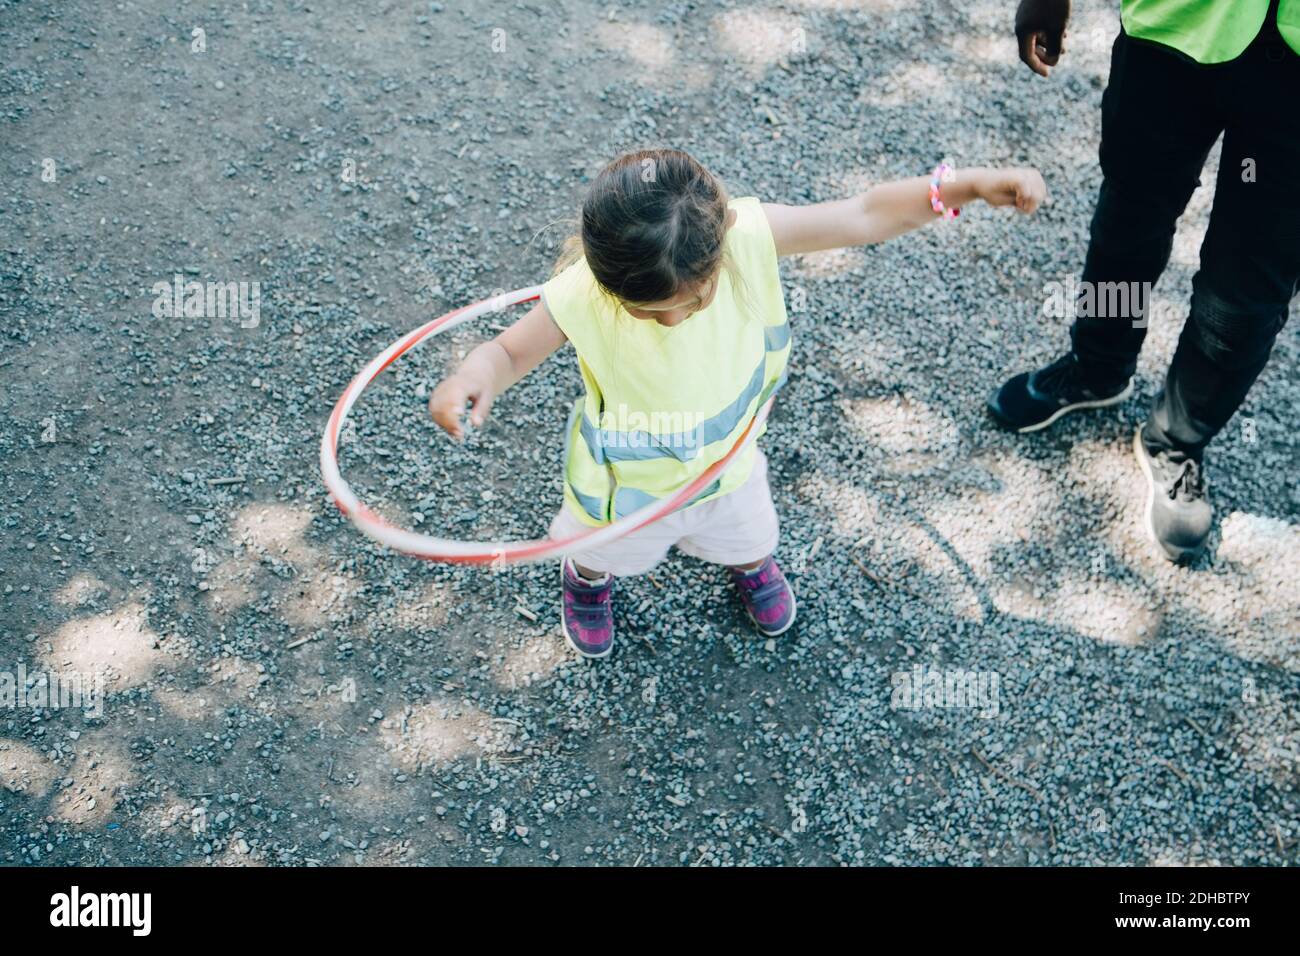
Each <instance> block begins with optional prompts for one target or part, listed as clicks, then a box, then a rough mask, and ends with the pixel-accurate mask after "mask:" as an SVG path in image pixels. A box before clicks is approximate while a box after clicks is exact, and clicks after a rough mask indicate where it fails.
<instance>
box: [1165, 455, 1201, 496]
mask: <svg viewBox="0 0 1300 956" xmlns="http://www.w3.org/2000/svg"><path fill="white" fill-rule="evenodd" d="M1179 491H1182V492H1183V493H1184V496H1185V497H1186V498H1188V499H1189V500H1195V499H1197V498H1202V497H1204V496H1205V479H1204V478H1203V476H1202V475H1201V468H1200V466H1199V465H1198V464H1196V462H1195V461H1193V460H1192V459H1191V458H1188V459H1187V460H1186V461H1184V462H1183V466H1182V468H1180V469H1179V471H1178V474H1177V475H1175V476H1174V480H1173V481H1172V482H1171V483H1170V485H1169V497H1170V498H1171V499H1177V498H1178V492H1179Z"/></svg>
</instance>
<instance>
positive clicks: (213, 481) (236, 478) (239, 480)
mask: <svg viewBox="0 0 1300 956" xmlns="http://www.w3.org/2000/svg"><path fill="white" fill-rule="evenodd" d="M247 480H248V479H246V478H245V477H244V476H243V475H231V476H230V477H228V478H209V479H208V484H209V485H242V484H243V483H244V482H245V481H247Z"/></svg>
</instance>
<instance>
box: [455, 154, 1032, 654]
mask: <svg viewBox="0 0 1300 956" xmlns="http://www.w3.org/2000/svg"><path fill="white" fill-rule="evenodd" d="M1045 194H1046V187H1045V186H1044V184H1043V179H1042V177H1041V176H1040V175H1039V174H1038V172H1037V171H1036V170H1033V169H967V170H960V171H955V172H954V171H953V170H951V169H950V168H949V167H947V166H946V165H943V164H941V165H940V166H939V167H938V168H937V169H936V170H935V171H934V175H933V176H932V177H930V178H927V177H923V176H922V177H917V178H915V179H906V180H902V181H899V182H894V183H886V184H883V185H880V186H876V187H874V188H872V189H869V190H868V191H867V192H865V193H862V194H861V195H858V196H854V197H852V198H850V199H842V200H839V201H836V202H827V203H819V204H817V205H813V206H782V205H774V204H770V203H760V202H759V201H758V200H757V199H752V198H748V199H734V200H730V201H728V199H727V196H726V193H725V192H724V191H723V188H722V184H721V183H719V182H718V180H717V179H715V178H714V177H713V175H712V174H710V173H709V171H708V170H706V169H705V168H704V167H703V166H701V165H700V164H699V163H698V162H696V161H695V160H694V159H693V158H692V157H690V156H689V155H687V154H686V153H683V152H681V151H679V150H673V149H654V150H645V151H642V152H637V153H629V154H628V155H625V156H622V157H620V158H619V159H616V160H615V161H614V162H612V163H610V164H609V165H608V166H606V167H605V168H604V169H603V170H602V171H601V173H600V175H599V176H597V178H596V181H595V182H594V183H593V184H592V187H591V191H590V193H588V195H587V198H586V200H585V201H584V202H583V205H582V222H581V229H580V231H579V234H578V235H577V236H575V237H574V239H572V240H570V244H569V246H568V249H567V254H566V256H565V257H564V258H563V259H562V260H561V263H560V265H559V266H557V271H556V274H555V275H554V276H553V277H552V278H551V280H550V281H549V282H547V283H546V284H545V285H544V286H543V287H542V299H541V304H539V305H537V306H536V307H534V308H533V309H532V310H531V311H530V312H529V313H528V314H527V315H525V316H524V317H523V318H521V319H520V320H519V321H518V322H516V323H515V324H514V325H513V326H511V327H510V328H509V329H507V330H506V331H504V332H502V333H501V334H500V335H498V336H497V337H496V338H495V339H493V340H492V341H490V342H487V343H485V344H483V345H480V346H478V348H476V349H474V351H472V352H471V353H470V354H469V355H468V356H467V357H466V359H465V361H464V362H463V363H462V364H461V366H460V368H459V369H457V370H456V372H455V374H453V375H452V376H450V377H449V378H447V379H446V380H444V381H443V382H442V383H441V384H440V385H439V386H438V388H437V389H436V390H435V391H434V393H433V395H432V396H431V397H430V400H429V410H430V412H431V413H432V415H433V418H434V420H435V421H436V422H437V423H438V424H439V425H440V426H441V427H442V428H444V429H445V430H446V431H447V432H448V433H449V434H450V435H452V437H454V438H456V439H457V440H460V439H461V438H462V437H463V433H462V429H461V417H462V416H463V414H464V413H465V409H466V407H467V406H470V405H472V411H471V413H470V418H471V420H472V421H473V423H474V424H475V425H482V424H483V422H484V420H485V419H486V418H487V415H488V411H489V410H490V409H491V407H492V403H493V401H494V400H495V399H496V397H497V396H498V395H500V394H501V393H502V392H504V391H505V390H506V389H508V388H509V387H510V386H511V385H513V384H514V383H515V382H517V381H519V380H520V379H521V378H523V377H524V376H525V375H527V374H528V373H529V372H531V371H532V370H533V369H534V368H536V367H537V366H538V365H539V364H540V363H541V362H542V360H543V359H545V358H546V357H547V356H548V355H550V354H551V353H552V352H554V351H555V350H556V349H558V348H559V347H560V346H562V345H563V344H564V343H565V342H566V341H568V342H571V343H572V344H573V347H574V350H575V351H576V352H577V353H578V363H579V368H580V370H581V373H582V381H583V384H584V386H585V390H586V394H585V395H584V396H583V397H582V398H580V399H578V401H577V402H576V403H575V405H574V410H573V416H572V419H571V421H570V423H569V429H568V448H567V451H566V453H565V460H566V464H565V483H564V504H563V506H562V507H561V509H560V511H559V513H558V514H557V515H556V516H555V519H554V521H552V523H551V535H552V536H553V537H563V536H567V535H572V534H574V533H576V532H577V531H579V530H581V529H583V528H584V527H590V526H599V525H602V524H606V523H608V522H610V521H612V520H614V519H615V518H620V517H622V516H624V515H626V514H630V513H631V512H633V511H635V510H637V509H638V508H641V507H643V506H644V505H646V504H648V503H650V502H652V501H653V500H655V499H660V498H663V497H665V496H667V495H671V494H672V493H673V492H674V491H676V490H677V489H679V488H681V487H683V486H685V485H686V484H687V483H689V482H690V481H691V480H692V479H693V478H695V477H697V476H699V475H700V474H701V473H702V472H703V471H704V470H705V469H707V468H708V467H709V466H710V465H712V464H713V463H714V462H716V461H717V460H718V459H719V458H721V457H722V456H724V455H725V454H726V453H727V452H728V451H730V450H731V447H732V446H733V445H734V444H735V441H736V439H737V437H738V436H739V435H740V433H741V432H742V431H743V430H744V429H745V427H746V426H747V425H748V424H749V422H750V420H751V419H752V418H753V417H754V415H755V414H757V412H758V410H759V409H760V408H761V407H762V405H763V403H764V402H766V401H767V398H768V396H770V395H771V394H772V392H774V391H775V390H776V389H777V388H779V387H780V385H781V384H782V383H783V382H784V381H785V369H786V361H787V358H788V356H789V353H790V328H789V325H788V324H787V321H786V311H785V300H784V297H783V296H782V293H781V281H780V276H779V274H778V272H777V261H776V260H777V257H778V256H785V255H795V254H798V253H804V252H815V251H817V250H819V249H834V248H838V247H841V246H856V245H863V244H865V243H872V242H883V241H884V240H886V239H890V238H892V237H894V236H897V235H900V234H901V233H904V232H907V231H909V230H911V229H916V228H918V227H920V226H923V225H925V224H926V223H928V222H930V221H931V220H934V219H937V218H951V217H952V216H953V215H955V214H956V210H957V208H958V207H960V206H963V205H965V204H967V203H970V202H973V201H974V200H976V199H982V200H983V201H984V202H986V203H989V204H990V205H993V206H1007V205H1013V204H1014V205H1015V207H1016V208H1017V209H1019V210H1020V211H1021V212H1025V213H1028V212H1033V210H1034V209H1036V208H1037V206H1038V204H1039V203H1040V202H1041V201H1042V200H1043V197H1044V195H1045ZM777 532H778V528H777V517H776V511H775V509H774V508H773V506H772V495H771V491H770V490H769V489H768V484H767V462H766V459H765V458H764V456H763V453H762V452H761V451H760V450H759V449H758V447H757V445H752V446H751V447H750V448H749V449H748V450H747V452H746V453H745V454H743V455H742V456H740V457H738V458H737V460H736V461H735V462H734V463H733V464H732V466H731V467H730V468H729V469H728V470H727V471H726V472H724V474H723V475H722V477H721V478H720V479H719V480H718V481H717V482H715V483H714V484H713V485H712V486H710V487H708V488H705V489H704V491H703V492H702V493H701V494H700V495H698V496H697V497H696V498H695V499H693V500H692V501H691V502H690V503H689V504H688V505H687V506H685V507H684V508H682V509H679V510H678V511H676V512H674V513H673V514H671V515H669V516H668V517H667V518H664V519H663V520H661V521H658V522H656V523H654V524H652V525H649V526H647V527H645V528H641V529H639V530H637V531H634V532H632V533H631V534H629V535H626V536H625V537H623V538H620V539H619V540H618V541H615V542H614V543H613V544H610V545H607V546H605V547H600V548H595V549H592V550H589V551H583V552H581V553H577V554H573V555H571V556H570V557H568V558H566V559H564V560H563V561H562V562H561V564H560V576H561V580H562V582H563V608H562V611H561V622H562V626H563V629H564V636H565V638H566V639H567V640H568V641H569V643H570V644H571V645H572V646H573V648H574V649H575V650H576V651H577V652H578V653H579V654H582V655H584V656H586V657H604V656H605V655H606V654H608V653H609V652H610V649H611V648H612V646H613V640H614V616H613V611H612V608H611V604H610V597H611V592H612V591H613V587H614V578H615V576H617V575H631V574H643V573H645V572H647V571H649V570H650V569H651V568H653V567H654V566H655V565H656V564H657V563H658V562H659V561H660V560H661V559H662V558H663V557H664V556H665V555H666V554H667V552H668V549H669V548H670V547H672V546H674V545H675V546H676V547H677V548H678V550H680V551H682V552H684V553H686V554H690V555H694V556H695V557H698V558H702V559H703V560H705V561H711V562H714V563H716V564H721V565H723V566H725V567H726V568H727V569H728V571H729V573H730V575H731V579H732V581H733V582H734V583H735V585H736V589H737V591H738V592H739V594H740V599H741V601H742V602H743V604H744V606H745V610H746V611H747V612H748V613H749V616H750V618H751V619H752V620H753V622H754V625H755V626H756V627H757V629H758V630H759V631H760V632H761V633H762V634H764V635H768V636H775V635H777V634H781V633H782V632H784V631H785V630H786V629H787V628H789V627H790V625H791V624H793V623H794V617H795V600H794V593H793V592H792V591H791V589H790V586H789V584H788V583H786V580H785V576H784V575H783V574H782V573H781V569H780V568H779V567H778V566H777V564H776V561H775V560H773V558H772V554H773V552H774V551H775V550H776V545H777V538H778V533H777Z"/></svg>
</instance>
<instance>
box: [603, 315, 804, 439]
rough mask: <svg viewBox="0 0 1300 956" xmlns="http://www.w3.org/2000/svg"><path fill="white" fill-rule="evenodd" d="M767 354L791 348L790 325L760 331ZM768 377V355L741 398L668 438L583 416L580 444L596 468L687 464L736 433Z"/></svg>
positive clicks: (775, 326)
mask: <svg viewBox="0 0 1300 956" xmlns="http://www.w3.org/2000/svg"><path fill="white" fill-rule="evenodd" d="M763 334H764V338H765V340H766V344H767V351H768V353H771V352H779V351H781V349H783V348H785V347H786V346H787V345H789V344H790V324H789V323H788V322H787V323H785V324H784V325H774V326H768V327H767V328H766V329H764V330H763ZM766 373H767V355H766V354H765V355H764V356H763V357H762V358H761V359H760V360H759V362H758V365H757V366H756V367H755V368H754V374H753V375H751V376H750V377H749V383H748V384H747V385H746V386H745V388H744V391H742V392H741V393H740V396H739V397H738V398H737V399H736V400H735V401H734V402H732V403H731V404H730V405H728V406H727V407H726V408H724V409H723V410H722V411H720V412H718V414H716V415H714V416H713V417H712V418H708V419H705V420H704V421H703V422H701V423H700V424H699V425H698V426H696V427H695V428H692V429H691V430H690V431H684V432H670V433H669V434H667V435H652V434H651V433H649V432H645V431H640V430H636V431H619V430H617V429H613V428H597V427H596V426H595V424H593V423H592V421H591V419H590V418H588V417H587V416H586V415H585V414H584V415H583V416H582V421H581V423H580V427H581V431H582V440H583V441H584V442H586V444H587V451H588V452H589V453H590V454H591V457H592V460H594V461H595V462H596V464H598V465H606V464H609V463H610V462H611V461H646V460H648V459H651V458H676V459H677V460H678V461H690V460H691V459H693V458H694V457H696V456H697V455H698V454H699V453H700V450H701V449H702V448H704V447H705V446H706V445H712V444H713V443H714V442H715V441H721V440H722V439H724V438H726V437H727V436H728V435H730V434H731V433H732V432H733V431H735V430H736V426H737V425H739V424H740V422H741V420H742V419H743V418H744V417H745V413H746V412H747V411H749V405H750V403H751V402H753V400H754V396H755V395H757V394H758V393H759V392H761V391H762V390H763V381H764V379H765V378H766Z"/></svg>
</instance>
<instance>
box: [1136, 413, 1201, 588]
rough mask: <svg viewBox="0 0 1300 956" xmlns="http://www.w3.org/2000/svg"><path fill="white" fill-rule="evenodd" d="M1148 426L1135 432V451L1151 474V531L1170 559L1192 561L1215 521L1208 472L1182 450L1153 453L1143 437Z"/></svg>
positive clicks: (1148, 518)
mask: <svg viewBox="0 0 1300 956" xmlns="http://www.w3.org/2000/svg"><path fill="white" fill-rule="evenodd" d="M1144 427H1145V423H1144V424H1142V425H1139V426H1138V429H1137V431H1136V432H1135V433H1134V435H1133V454H1134V455H1135V456H1136V457H1137V460H1138V464H1139V465H1141V466H1142V473H1143V474H1144V475H1146V477H1147V508H1146V525H1147V533H1148V534H1150V535H1151V540H1153V541H1154V542H1155V543H1156V544H1158V545H1160V549H1161V550H1162V551H1164V553H1165V555H1166V556H1168V558H1169V560H1170V561H1177V562H1180V563H1182V562H1187V561H1191V560H1192V559H1194V558H1195V557H1196V556H1197V555H1198V554H1200V552H1201V549H1202V548H1203V547H1205V539H1206V538H1208V537H1209V536H1210V526H1211V525H1212V524H1213V522H1214V508H1212V507H1211V506H1210V502H1209V501H1208V500H1206V497H1205V494H1206V481H1205V473H1204V472H1203V471H1202V470H1201V463H1200V462H1198V461H1196V460H1194V459H1192V458H1187V457H1185V456H1183V455H1180V454H1179V453H1178V452H1165V451H1162V452H1160V453H1159V454H1156V455H1152V454H1151V453H1150V452H1149V451H1147V446H1146V444H1145V443H1144V442H1143V441H1142V429H1143V428H1144Z"/></svg>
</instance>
